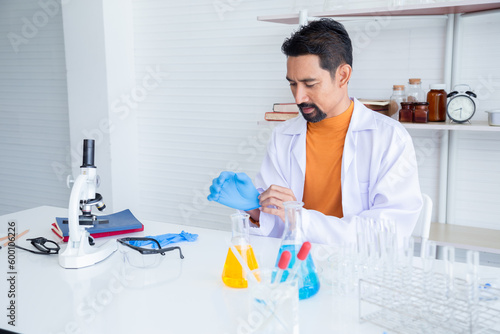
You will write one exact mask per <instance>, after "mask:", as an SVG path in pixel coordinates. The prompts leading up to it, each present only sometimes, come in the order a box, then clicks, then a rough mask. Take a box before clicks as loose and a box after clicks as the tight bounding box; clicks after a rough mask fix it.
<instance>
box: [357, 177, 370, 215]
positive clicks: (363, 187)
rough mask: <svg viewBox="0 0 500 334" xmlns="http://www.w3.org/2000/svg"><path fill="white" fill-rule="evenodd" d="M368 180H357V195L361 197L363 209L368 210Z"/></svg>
mask: <svg viewBox="0 0 500 334" xmlns="http://www.w3.org/2000/svg"><path fill="white" fill-rule="evenodd" d="M369 185H370V182H359V196H360V199H361V204H362V206H363V210H368V209H369V207H368V203H369V201H368V187H369Z"/></svg>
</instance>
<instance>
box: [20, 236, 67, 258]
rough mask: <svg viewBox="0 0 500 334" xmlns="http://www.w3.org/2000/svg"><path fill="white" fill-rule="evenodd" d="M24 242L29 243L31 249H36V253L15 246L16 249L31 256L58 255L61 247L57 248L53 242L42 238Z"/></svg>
mask: <svg viewBox="0 0 500 334" xmlns="http://www.w3.org/2000/svg"><path fill="white" fill-rule="evenodd" d="M26 241H30V242H31V244H32V245H33V247H35V248H36V249H38V252H37V251H35V250H32V249H27V248H24V247H21V246H18V245H16V248H19V249H22V250H25V251H28V252H30V253H33V254H41V255H50V254H59V250H60V249H61V247H59V245H58V244H57V243H56V242H55V241H52V240H48V239H46V238H44V237H38V238H33V239H26Z"/></svg>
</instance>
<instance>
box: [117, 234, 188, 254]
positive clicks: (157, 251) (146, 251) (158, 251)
mask: <svg viewBox="0 0 500 334" xmlns="http://www.w3.org/2000/svg"><path fill="white" fill-rule="evenodd" d="M116 241H118V242H119V243H120V244H122V245H124V246H127V247H130V248H132V249H134V250H136V251H138V252H139V253H141V254H143V255H148V254H161V255H165V253H166V252H170V251H172V250H174V249H178V250H179V255H180V257H181V259H183V258H184V255H182V250H181V248H180V247H179V246H172V247H166V248H161V245H160V243H159V242H158V240H156V239H153V238H121V239H117V240H116ZM129 241H152V242H154V243H155V244H156V245H157V246H158V248H157V249H156V248H143V247H137V246H133V245H131V244H129V243H128V242H129Z"/></svg>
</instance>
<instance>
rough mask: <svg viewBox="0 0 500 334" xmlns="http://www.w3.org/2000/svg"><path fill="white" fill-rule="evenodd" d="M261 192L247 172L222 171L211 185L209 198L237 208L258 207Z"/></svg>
mask: <svg viewBox="0 0 500 334" xmlns="http://www.w3.org/2000/svg"><path fill="white" fill-rule="evenodd" d="M258 197H259V192H258V191H257V188H255V186H254V185H253V183H252V180H251V179H250V177H248V175H246V174H245V173H237V174H236V173H234V172H222V173H220V175H219V177H218V178H216V179H214V180H213V182H212V186H210V195H208V197H207V199H208V200H209V201H215V202H217V203H220V204H223V205H226V206H228V207H230V208H233V209H237V210H243V211H248V210H253V209H257V208H258V207H259V206H260V204H259V198H258Z"/></svg>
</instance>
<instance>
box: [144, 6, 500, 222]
mask: <svg viewBox="0 0 500 334" xmlns="http://www.w3.org/2000/svg"><path fill="white" fill-rule="evenodd" d="M214 4H218V5H221V4H225V5H226V6H219V7H218V8H219V9H220V8H222V9H224V10H226V11H225V12H223V13H221V11H219V12H217V8H216V7H214ZM351 5H352V6H353V7H361V6H367V5H368V6H372V5H378V6H383V2H380V1H379V2H376V3H375V2H373V1H372V2H368V1H364V2H363V1H357V2H356V3H352V4H351ZM322 6H323V2H322V1H296V2H287V1H273V2H268V1H250V0H249V1H240V2H234V3H233V4H232V5H231V4H230V3H229V2H226V1H202V0H199V1H190V2H188V3H187V2H184V3H182V4H178V3H170V2H161V3H160V2H153V1H134V20H135V23H134V28H135V46H136V54H135V55H136V69H137V75H138V77H140V75H141V73H145V72H144V68H146V67H148V66H149V67H154V66H159V67H161V68H162V70H164V71H165V72H166V73H167V75H168V79H167V80H165V82H164V83H163V84H162V85H161V87H159V88H158V89H157V90H155V91H153V92H151V94H150V96H148V99H147V100H146V101H144V103H141V105H140V106H139V110H140V111H139V145H140V153H139V156H140V159H139V160H140V171H141V179H140V189H141V196H140V199H139V201H140V203H141V208H142V212H141V214H143V215H144V216H146V217H148V218H150V219H155V220H160V221H174V222H183V223H186V224H200V225H205V226H211V227H219V228H227V227H228V224H227V223H228V218H227V215H228V214H229V213H230V212H231V210H230V209H227V208H224V207H222V206H220V205H219V204H215V203H209V202H207V201H206V200H205V197H206V195H207V194H208V187H209V185H210V182H211V180H212V178H213V177H215V176H216V175H217V174H218V173H219V172H220V171H222V170H228V169H233V170H234V169H238V170H241V171H245V172H247V173H248V174H250V175H251V176H254V175H255V173H256V172H257V170H258V168H259V165H260V162H261V159H262V156H263V154H264V152H265V147H264V145H263V144H262V143H263V142H264V141H265V139H266V138H267V137H268V134H269V130H268V128H267V127H265V126H262V125H260V126H259V125H257V121H259V120H262V117H263V114H264V112H265V111H269V110H270V108H271V106H272V103H274V102H288V101H292V96H291V94H290V92H289V88H288V86H287V83H286V81H285V80H284V77H285V59H284V56H283V55H282V54H281V52H280V46H281V43H282V42H283V39H284V38H285V37H286V36H288V35H289V34H290V33H291V31H292V30H293V29H295V28H296V26H292V25H280V24H273V23H267V22H258V21H256V17H257V16H262V15H275V14H283V13H287V12H292V10H293V9H295V8H299V7H302V8H304V7H305V8H308V9H309V10H311V11H314V10H321V9H322ZM219 14H220V15H219ZM495 15H496V16H495ZM495 15H492V16H491V17H492V18H489V19H488V20H489V22H488V24H487V27H486V26H485V23H484V21H483V20H484V19H474V20H476V22H474V20H473V19H472V18H471V19H466V20H464V41H463V45H464V48H466V49H467V50H469V51H467V52H465V53H464V61H465V59H469V60H468V61H467V62H466V63H467V64H469V65H465V64H462V66H461V73H464V74H465V73H467V71H468V68H469V66H471V65H470V64H474V66H475V67H476V68H479V69H481V71H483V73H485V74H484V75H488V73H490V69H491V66H492V65H495V64H496V59H497V58H498V56H499V54H498V47H497V46H488V45H483V46H482V48H483V49H485V50H487V52H481V55H480V57H481V60H480V61H478V57H479V55H478V54H471V51H470V49H471V48H472V49H473V50H474V47H475V46H474V43H484V40H483V42H480V39H477V38H474V36H477V35H481V34H483V30H489V31H491V30H494V31H496V30H498V29H499V27H500V25H499V23H497V22H495V18H496V19H497V21H498V14H495ZM345 25H346V28H347V29H348V31H349V33H350V34H351V38H352V39H353V43H354V49H355V55H354V73H353V78H352V80H351V83H350V92H351V95H353V96H357V97H365V98H388V97H389V96H390V94H391V88H392V85H393V84H404V83H407V82H408V78H410V77H421V78H422V80H423V86H424V88H426V89H427V88H428V85H429V84H431V83H439V82H444V68H443V66H444V43H445V32H446V20H442V19H438V20H436V19H416V20H411V21H401V20H398V19H397V18H391V17H389V18H384V20H383V21H381V22H379V23H374V22H373V21H368V22H367V21H360V22H348V23H345ZM492 38H493V37H492ZM481 40H482V39H481ZM489 40H491V39H489ZM471 44H472V45H471ZM470 45H471V46H470ZM467 57H469V58H467ZM462 71H463V72H462ZM464 79H465V77H464ZM478 80H480V78H479V79H478ZM478 80H468V82H469V83H470V84H471V85H472V86H473V87H474V86H477V83H478ZM493 80H496V81H497V82H498V79H497V77H494V78H493ZM483 91H484V92H487V91H486V90H484V89H483ZM479 100H481V101H480V102H481V103H479V105H478V108H480V110H484V108H486V107H491V106H492V105H494V103H495V101H494V100H493V99H492V97H491V96H490V97H489V98H488V99H484V98H482V97H480V98H479ZM475 117H476V118H477V119H484V117H485V115H484V112H482V111H478V112H477V115H476V116H475ZM411 134H412V135H413V136H414V139H415V146H416V149H417V153H418V158H419V159H418V160H419V169H420V179H421V185H422V190H423V191H424V192H426V193H428V194H429V195H430V196H431V197H432V198H433V200H434V202H435V210H434V217H433V220H434V221H437V209H438V203H437V200H438V191H439V189H438V183H439V182H438V178H439V168H440V166H439V156H440V143H441V139H440V135H441V133H439V132H436V131H411ZM459 136H460V138H462V137H463V136H464V134H460V135H459ZM468 136H473V137H475V138H477V139H478V140H479V142H482V140H481V139H480V138H484V134H481V133H475V134H468ZM487 137H488V139H487V141H489V142H490V145H488V147H489V148H490V149H491V148H492V147H493V148H494V147H497V146H498V142H499V140H500V137H499V135H498V134H490V135H488V136H487ZM493 150H495V149H493ZM245 152H249V153H251V154H245ZM461 152H462V151H461ZM490 153H491V151H488V152H487V151H484V152H478V153H476V155H478V159H477V160H476V162H477V164H478V165H479V166H481V167H482V168H481V169H479V170H478V171H479V173H482V174H483V175H484V173H483V172H482V171H483V170H484V169H487V170H491V171H492V173H497V174H498V172H499V171H500V170H499V169H498V168H499V167H498V166H499V165H500V164H498V159H497V160H495V159H493V160H491V159H490ZM464 155H465V156H460V157H459V163H460V164H462V165H464V166H466V165H468V162H467V161H468V157H467V153H465V152H464ZM469 166H470V165H469ZM464 168H465V167H464ZM464 168H462V167H459V169H458V173H457V174H458V175H459V178H460V179H459V180H456V181H457V182H458V188H459V189H460V190H459V195H458V196H457V201H463V199H462V197H466V196H467V193H468V190H472V191H474V192H478V193H481V196H479V198H481V200H480V201H474V205H475V209H474V211H471V210H469V207H468V206H462V205H456V208H457V213H456V217H457V221H455V222H454V223H460V224H462V223H465V224H466V225H475V226H483V227H490V228H500V227H499V226H497V225H496V218H495V216H497V215H498V213H497V212H496V210H498V205H496V203H498V201H499V200H500V193H499V191H498V190H497V189H499V188H498V187H495V186H494V185H493V186H492V185H490V184H488V183H485V182H476V179H475V178H474V177H472V175H471V178H469V181H468V183H467V184H466V185H465V187H464V186H463V185H461V183H460V182H461V181H460V180H461V178H463V175H466V174H467V172H466V170H464ZM454 182H455V181H454ZM472 212H475V213H478V212H481V213H482V214H481V215H476V217H477V218H478V219H473V220H471V219H470V216H471V215H472ZM485 212H488V213H485ZM465 213H469V216H467V215H465ZM465 217H469V220H467V222H465V221H464V219H467V218H465Z"/></svg>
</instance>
